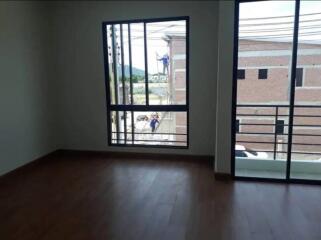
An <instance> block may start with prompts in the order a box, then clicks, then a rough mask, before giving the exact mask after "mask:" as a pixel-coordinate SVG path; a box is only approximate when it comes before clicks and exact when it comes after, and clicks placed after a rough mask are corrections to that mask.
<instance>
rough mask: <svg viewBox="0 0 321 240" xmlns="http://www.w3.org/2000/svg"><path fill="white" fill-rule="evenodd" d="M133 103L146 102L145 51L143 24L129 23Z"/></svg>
mask: <svg viewBox="0 0 321 240" xmlns="http://www.w3.org/2000/svg"><path fill="white" fill-rule="evenodd" d="M130 34H131V36H130V40H131V59H132V79H133V101H134V102H133V104H134V105H141V104H146V88H145V55H144V54H145V53H144V24H143V23H131V24H130Z"/></svg>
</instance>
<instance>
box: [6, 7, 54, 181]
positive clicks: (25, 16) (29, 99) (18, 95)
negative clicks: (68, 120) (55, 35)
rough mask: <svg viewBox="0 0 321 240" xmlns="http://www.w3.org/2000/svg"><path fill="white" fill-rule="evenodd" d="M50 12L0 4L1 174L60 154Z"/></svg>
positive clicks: (40, 8)
mask: <svg viewBox="0 0 321 240" xmlns="http://www.w3.org/2000/svg"><path fill="white" fill-rule="evenodd" d="M46 9H47V8H46V7H45V6H44V5H43V4H39V3H37V2H28V3H27V2H0V110H1V111H0V112H1V113H0V175H2V174H3V173H6V172H8V171H10V170H13V169H15V168H17V167H19V166H21V165H24V164H26V163H28V162H29V161H32V160H34V159H36V158H38V157H40V156H42V155H45V154H47V153H49V152H51V151H53V150H55V149H56V146H55V144H54V139H53V135H52V132H53V129H52V124H51V123H52V122H51V121H52V118H53V110H52V109H51V106H50V101H49V98H48V94H49V88H50V85H49V81H48V75H49V71H47V70H48V68H47V67H48V64H47V63H48V61H47V59H48V58H47V55H48V54H49V52H48V51H47V44H46V43H47V42H48V41H47V40H48V37H47V35H46V29H47V27H48V21H47V20H46V19H47V17H48V16H47V12H46Z"/></svg>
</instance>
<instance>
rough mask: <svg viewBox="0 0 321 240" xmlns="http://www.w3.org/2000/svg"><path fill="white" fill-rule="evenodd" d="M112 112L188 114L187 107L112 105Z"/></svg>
mask: <svg viewBox="0 0 321 240" xmlns="http://www.w3.org/2000/svg"><path fill="white" fill-rule="evenodd" d="M109 110H110V111H134V112H156V111H157V112H187V111H188V106H187V105H148V106H147V105H111V106H110V109H109Z"/></svg>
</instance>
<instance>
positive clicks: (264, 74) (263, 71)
mask: <svg viewBox="0 0 321 240" xmlns="http://www.w3.org/2000/svg"><path fill="white" fill-rule="evenodd" d="M267 78H268V70H267V69H259V79H267Z"/></svg>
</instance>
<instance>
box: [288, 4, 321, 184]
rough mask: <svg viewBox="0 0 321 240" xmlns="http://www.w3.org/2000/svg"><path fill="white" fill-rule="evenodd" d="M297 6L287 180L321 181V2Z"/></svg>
mask: <svg viewBox="0 0 321 240" xmlns="http://www.w3.org/2000/svg"><path fill="white" fill-rule="evenodd" d="M300 5H301V6H300V18H299V36H298V56H297V71H296V87H295V105H294V117H293V140H292V142H293V144H292V155H291V174H290V177H291V178H298V179H312V180H321V160H320V159H321V19H320V16H321V14H320V13H319V11H318V9H320V8H321V2H319V1H301V3H300Z"/></svg>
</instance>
